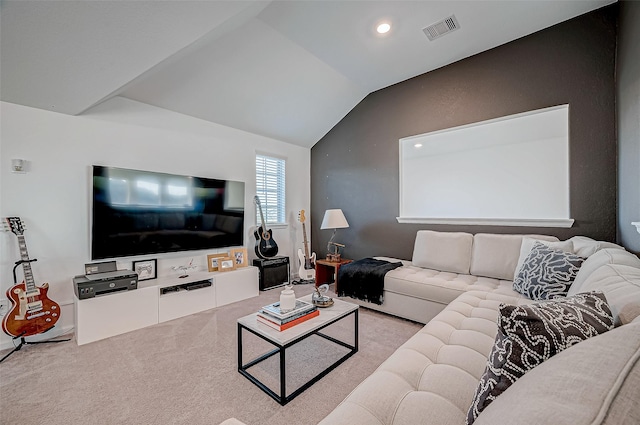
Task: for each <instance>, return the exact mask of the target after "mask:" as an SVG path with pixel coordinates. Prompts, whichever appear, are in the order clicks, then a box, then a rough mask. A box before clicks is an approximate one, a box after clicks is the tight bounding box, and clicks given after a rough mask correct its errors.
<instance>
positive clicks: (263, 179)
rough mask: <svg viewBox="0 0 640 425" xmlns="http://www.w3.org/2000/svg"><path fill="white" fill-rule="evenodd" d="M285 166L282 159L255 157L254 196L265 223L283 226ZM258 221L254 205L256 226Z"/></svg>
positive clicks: (258, 215)
mask: <svg viewBox="0 0 640 425" xmlns="http://www.w3.org/2000/svg"><path fill="white" fill-rule="evenodd" d="M285 164H286V161H285V160H284V159H282V158H274V157H270V156H266V155H260V154H257V155H256V195H257V196H258V198H259V199H260V205H261V206H262V213H263V214H264V221H265V223H269V224H285V221H286V213H285ZM260 221H261V220H260V211H259V210H258V207H257V205H256V224H258V225H260V224H261V223H260Z"/></svg>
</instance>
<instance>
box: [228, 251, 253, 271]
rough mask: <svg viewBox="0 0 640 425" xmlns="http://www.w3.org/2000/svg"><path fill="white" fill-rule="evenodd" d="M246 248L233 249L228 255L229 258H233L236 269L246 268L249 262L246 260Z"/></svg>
mask: <svg viewBox="0 0 640 425" xmlns="http://www.w3.org/2000/svg"><path fill="white" fill-rule="evenodd" d="M247 255H248V254H247V248H234V249H232V250H231V252H230V253H229V256H230V257H231V258H233V260H234V262H235V265H236V268H240V267H247V265H248V264H249V260H248V258H247Z"/></svg>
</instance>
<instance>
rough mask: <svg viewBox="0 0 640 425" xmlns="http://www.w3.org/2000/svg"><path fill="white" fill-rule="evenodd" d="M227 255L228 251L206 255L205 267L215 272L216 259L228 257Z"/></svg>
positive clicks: (216, 269) (216, 266)
mask: <svg viewBox="0 0 640 425" xmlns="http://www.w3.org/2000/svg"><path fill="white" fill-rule="evenodd" d="M228 257H229V253H228V252H223V253H220V254H209V255H207V268H208V270H209V271H210V272H217V271H218V261H219V260H220V259H221V258H228Z"/></svg>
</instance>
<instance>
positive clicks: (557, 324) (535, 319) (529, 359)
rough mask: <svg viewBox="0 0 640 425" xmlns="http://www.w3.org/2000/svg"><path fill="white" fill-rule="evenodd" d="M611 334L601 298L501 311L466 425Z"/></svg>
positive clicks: (585, 295)
mask: <svg viewBox="0 0 640 425" xmlns="http://www.w3.org/2000/svg"><path fill="white" fill-rule="evenodd" d="M610 329H613V315H612V314H611V309H610V308H609V304H607V299H606V298H605V296H604V294H603V293H602V292H590V293H583V294H577V295H574V296H572V297H568V298H565V299H563V300H561V301H546V302H542V303H538V304H531V305H522V306H514V305H504V304H502V305H500V314H499V316H498V335H497V336H496V341H495V343H494V345H493V349H492V350H491V354H489V359H488V361H487V367H486V369H485V371H484V374H483V375H482V378H481V379H480V382H479V383H478V387H477V388H476V393H475V396H474V397H473V402H472V403H471V407H470V408H469V412H468V413H467V424H468V425H470V424H472V423H473V422H474V421H475V420H476V418H477V417H478V415H479V414H480V412H482V411H483V410H484V409H485V408H486V407H487V406H488V405H489V404H490V403H491V402H492V401H493V400H495V399H496V397H498V396H499V395H500V394H502V393H503V392H504V391H506V390H507V388H509V386H511V385H512V384H513V383H514V382H515V381H516V380H517V379H518V378H520V377H521V376H523V375H524V374H525V373H526V372H527V371H529V370H531V369H533V368H534V367H536V366H537V365H539V364H541V363H542V362H544V361H545V360H547V359H549V358H551V357H552V356H554V355H556V354H557V353H559V352H560V351H562V350H564V349H566V348H568V347H570V346H572V345H575V344H577V343H579V342H581V341H584V340H585V339H587V338H590V337H592V336H596V335H599V334H602V333H604V332H606V331H608V330H610Z"/></svg>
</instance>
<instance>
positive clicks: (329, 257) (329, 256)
mask: <svg viewBox="0 0 640 425" xmlns="http://www.w3.org/2000/svg"><path fill="white" fill-rule="evenodd" d="M341 259H342V256H341V255H340V254H338V253H336V254H331V253H327V261H331V262H334V263H337V262H338V261H340V260H341Z"/></svg>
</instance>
